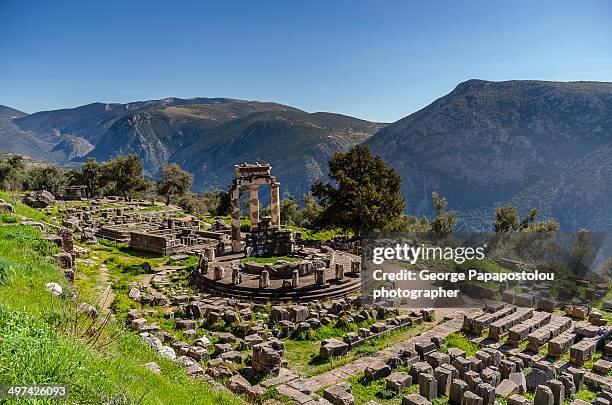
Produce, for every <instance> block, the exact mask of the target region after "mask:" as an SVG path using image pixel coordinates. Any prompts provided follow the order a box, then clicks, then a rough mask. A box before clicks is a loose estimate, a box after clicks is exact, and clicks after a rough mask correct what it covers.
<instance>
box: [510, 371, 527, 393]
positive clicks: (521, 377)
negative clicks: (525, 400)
mask: <svg viewBox="0 0 612 405" xmlns="http://www.w3.org/2000/svg"><path fill="white" fill-rule="evenodd" d="M508 379H509V380H510V381H512V382H513V383H515V384H516V385H517V387H518V391H517V392H518V393H519V394H524V393H525V392H527V379H526V378H525V374H523V373H521V372H518V373H510V375H509V376H508Z"/></svg>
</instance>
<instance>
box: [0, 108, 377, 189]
mask: <svg viewBox="0 0 612 405" xmlns="http://www.w3.org/2000/svg"><path fill="white" fill-rule="evenodd" d="M5 122H6V123H7V128H6V130H5V131H4V132H0V136H6V137H7V138H14V139H29V138H32V139H34V140H36V142H38V143H37V144H36V145H35V146H32V147H30V148H26V147H25V146H23V145H12V146H11V148H10V149H11V150H12V151H14V152H20V153H25V154H28V155H30V156H32V157H34V158H39V159H44V160H49V161H53V162H56V163H60V164H66V163H67V162H75V161H77V162H83V161H85V160H86V159H87V158H89V157H94V158H96V159H97V160H99V161H104V160H107V159H110V158H113V157H115V156H118V155H125V154H130V153H136V154H138V155H139V156H140V158H141V159H142V161H143V165H144V167H145V173H146V174H147V175H148V176H152V177H155V176H157V175H159V172H160V169H161V166H162V164H164V163H168V162H177V163H179V164H180V165H181V166H183V167H184V168H185V169H187V170H190V171H191V172H193V173H194V174H195V181H194V187H195V189H197V190H207V189H217V188H220V189H225V188H226V187H227V185H228V184H229V183H230V182H231V178H232V175H233V165H234V164H236V163H242V162H245V161H247V162H254V161H260V162H270V163H272V165H273V173H274V175H276V176H277V178H278V181H280V182H283V189H282V190H283V191H284V192H285V195H287V194H288V193H290V194H291V195H295V196H297V197H301V195H302V194H304V193H306V192H307V191H308V189H309V187H310V184H311V183H312V181H314V180H317V179H319V178H321V177H322V176H323V175H324V174H325V173H326V170H327V161H328V160H329V158H330V157H331V155H332V154H333V153H335V152H338V151H343V150H346V149H348V148H350V147H351V146H353V145H356V144H358V143H361V142H363V141H364V140H366V139H367V138H368V137H370V136H372V135H373V134H374V133H375V132H376V131H377V130H378V129H380V128H381V127H382V125H381V124H376V123H371V122H368V121H363V120H360V119H357V118H352V117H348V116H344V115H340V114H331V113H307V112H305V111H302V110H299V109H297V108H293V107H289V106H285V105H282V104H277V103H270V102H259V101H245V100H235V99H227V98H193V99H179V98H166V99H163V100H150V101H139V102H133V103H128V104H104V103H92V104H88V105H84V106H80V107H76V108H69V109H61V110H55V111H43V112H38V113H33V114H30V115H27V114H22V115H19V114H12V115H11V116H10V117H8V116H7V118H6V120H5ZM8 126H10V128H9V127H8Z"/></svg>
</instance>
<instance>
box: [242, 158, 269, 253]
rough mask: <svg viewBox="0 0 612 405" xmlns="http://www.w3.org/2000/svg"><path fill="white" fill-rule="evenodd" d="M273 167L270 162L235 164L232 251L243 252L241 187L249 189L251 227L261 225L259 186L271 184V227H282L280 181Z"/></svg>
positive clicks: (254, 227)
mask: <svg viewBox="0 0 612 405" xmlns="http://www.w3.org/2000/svg"><path fill="white" fill-rule="evenodd" d="M271 169H272V167H271V166H270V165H269V164H260V163H255V164H248V163H244V164H241V165H235V166H234V181H233V183H232V185H231V186H230V196H231V199H232V251H233V252H241V251H242V243H241V237H240V189H241V188H247V187H248V189H249V220H250V221H251V228H252V229H256V228H257V227H258V225H259V186H264V185H269V186H270V197H271V199H270V221H269V227H270V228H276V229H280V227H281V222H280V193H279V187H280V183H277V182H276V178H275V177H274V176H272V175H270V170H271Z"/></svg>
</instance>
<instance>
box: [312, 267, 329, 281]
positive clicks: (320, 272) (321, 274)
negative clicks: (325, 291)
mask: <svg viewBox="0 0 612 405" xmlns="http://www.w3.org/2000/svg"><path fill="white" fill-rule="evenodd" d="M314 276H315V277H314V279H315V284H316V285H325V282H326V280H325V269H316V270H315V273H314Z"/></svg>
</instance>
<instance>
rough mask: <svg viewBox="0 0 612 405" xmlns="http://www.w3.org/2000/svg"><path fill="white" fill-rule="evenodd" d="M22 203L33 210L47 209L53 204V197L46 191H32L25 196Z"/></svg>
mask: <svg viewBox="0 0 612 405" xmlns="http://www.w3.org/2000/svg"><path fill="white" fill-rule="evenodd" d="M23 202H24V204H26V205H29V206H30V207H33V208H47V207H48V206H49V205H51V204H53V203H54V202H55V197H54V196H53V194H51V193H50V192H48V191H46V190H41V191H33V192H31V193H28V194H26V196H25V197H24V198H23Z"/></svg>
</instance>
